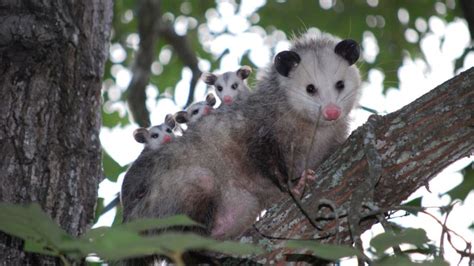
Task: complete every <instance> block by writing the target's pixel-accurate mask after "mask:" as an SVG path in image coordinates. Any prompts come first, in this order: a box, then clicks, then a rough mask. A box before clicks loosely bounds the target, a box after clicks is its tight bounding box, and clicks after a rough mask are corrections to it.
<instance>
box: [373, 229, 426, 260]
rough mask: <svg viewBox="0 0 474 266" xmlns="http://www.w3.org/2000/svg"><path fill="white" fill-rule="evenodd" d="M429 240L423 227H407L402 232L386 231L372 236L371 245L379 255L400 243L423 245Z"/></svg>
mask: <svg viewBox="0 0 474 266" xmlns="http://www.w3.org/2000/svg"><path fill="white" fill-rule="evenodd" d="M428 241H429V239H428V237H427V236H426V232H425V230H423V229H413V228H407V229H405V230H403V231H402V232H400V233H397V234H395V233H393V232H385V233H383V234H380V235H377V236H376V237H374V238H372V240H371V241H370V245H371V246H372V247H373V248H374V249H375V250H376V254H377V255H378V256H380V255H382V254H383V253H384V251H385V250H387V249H388V248H391V247H394V246H398V245H400V244H403V243H405V244H412V245H415V246H421V245H423V244H425V243H427V242H428Z"/></svg>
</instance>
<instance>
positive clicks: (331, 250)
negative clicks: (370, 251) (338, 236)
mask: <svg viewBox="0 0 474 266" xmlns="http://www.w3.org/2000/svg"><path fill="white" fill-rule="evenodd" d="M286 247H288V248H294V249H299V248H304V249H308V250H311V251H312V252H313V254H314V255H315V256H317V257H319V258H323V259H326V260H332V261H335V260H339V259H342V258H345V257H354V256H357V257H363V256H362V254H361V252H360V251H359V250H357V249H355V248H353V247H349V246H342V245H340V246H339V245H329V244H320V243H318V242H316V241H309V240H302V241H299V240H292V241H288V242H287V244H286Z"/></svg>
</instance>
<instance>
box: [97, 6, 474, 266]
mask: <svg viewBox="0 0 474 266" xmlns="http://www.w3.org/2000/svg"><path fill="white" fill-rule="evenodd" d="M367 2H368V3H369V4H372V5H374V4H375V5H376V4H377V3H378V1H376V0H367ZM264 3H265V1H264V0H259V1H250V0H244V1H242V7H241V8H240V10H239V13H236V10H237V9H236V7H235V6H234V5H233V4H231V3H230V2H226V1H221V2H220V3H219V4H218V6H217V8H216V9H212V10H209V11H208V12H207V13H206V17H207V19H208V23H207V26H204V25H203V26H199V28H198V31H199V37H200V41H201V43H202V44H203V45H204V47H205V49H207V50H208V51H210V52H211V53H212V54H213V55H215V56H216V58H217V57H218V56H219V55H220V54H221V53H222V52H223V51H224V50H225V49H229V53H228V54H226V55H225V56H224V57H223V58H222V60H221V64H220V68H219V69H212V70H211V69H209V68H210V63H209V62H208V61H206V60H201V61H200V63H199V66H200V68H201V70H202V71H213V72H225V71H231V70H235V69H237V68H238V67H239V66H240V65H239V62H240V58H241V56H242V55H243V53H244V52H245V51H246V50H250V53H249V57H250V59H251V60H252V62H253V63H254V64H255V65H256V66H257V67H264V66H266V65H267V64H269V63H270V62H271V59H272V58H271V56H272V51H271V45H272V44H275V45H276V52H278V51H281V50H284V49H286V48H287V47H288V45H289V42H288V41H287V38H286V36H285V34H284V33H283V32H281V31H275V32H274V33H272V34H271V35H267V34H266V33H265V31H264V30H263V29H262V28H260V27H258V26H251V25H250V23H249V22H248V21H249V20H251V21H255V20H258V16H256V15H255V14H253V12H254V10H255V9H256V8H257V7H259V6H260V5H262V4H264ZM320 4H321V6H322V7H325V5H327V4H328V3H327V1H324V0H320ZM183 8H186V7H183ZM405 12H406V10H401V11H399V12H398V17H399V19H400V21H403V20H405V19H409V18H407V16H406V13H405ZM126 16H128V17H129V16H130V13H126ZM131 16H133V14H131ZM124 19H129V18H127V17H125V18H124ZM176 21H177V22H176V25H175V28H176V31H177V32H178V33H181V34H185V33H186V31H187V27H192V26H193V21H192V20H188V19H186V18H179V19H178V18H177V19H176ZM194 23H195V22H194ZM226 26H228V29H229V31H230V33H231V34H221V35H218V37H216V38H214V37H212V35H211V33H219V32H222V30H223V29H224V28H225V27H226ZM416 27H417V30H419V31H425V30H427V31H428V33H427V34H426V35H425V36H424V37H423V38H422V39H421V49H422V52H423V53H424V55H425V58H427V62H425V61H423V60H422V59H414V60H412V59H410V58H409V57H406V58H404V60H403V66H402V67H401V68H399V69H398V76H399V79H400V86H399V89H390V90H389V91H388V93H387V94H386V95H383V94H382V82H383V80H384V74H383V72H381V71H379V70H376V69H373V70H370V71H369V73H368V74H367V77H366V79H365V82H364V84H363V86H362V90H363V94H362V99H361V105H363V106H366V107H370V108H372V109H375V110H377V111H379V112H380V113H382V114H384V113H389V112H393V111H395V110H398V109H399V108H401V107H403V106H404V105H406V104H409V103H410V102H412V101H413V100H415V99H416V98H418V97H419V96H421V95H423V94H425V93H426V92H428V91H429V90H430V89H432V88H434V87H435V86H437V85H439V84H441V83H443V82H444V81H446V80H448V79H449V78H451V77H453V76H454V75H455V74H457V73H454V60H455V59H456V58H458V57H459V56H460V55H461V54H462V53H463V51H464V49H465V48H466V47H468V46H469V42H470V39H469V31H468V28H467V24H466V22H465V21H464V20H462V19H456V20H455V21H454V22H452V23H449V24H447V23H446V22H444V21H443V20H442V19H440V18H438V17H431V18H430V19H429V20H428V21H424V20H422V21H419V20H417V21H416ZM310 30H316V29H314V28H313V29H310ZM405 37H406V38H407V39H409V40H410V39H411V40H414V41H416V40H418V38H419V37H418V33H417V32H416V31H415V30H413V29H412V30H411V31H408V30H407V32H406V33H405ZM443 38H444V41H443V40H442V39H443ZM127 42H128V44H129V45H130V46H132V47H136V45H137V44H138V42H139V39H138V36H137V35H136V34H135V35H134V34H132V35H130V36H129V38H127ZM362 46H363V48H364V53H363V55H362V56H363V58H364V59H365V60H367V61H372V60H374V58H375V57H376V56H377V54H378V53H379V52H380V53H383V52H384V51H383V48H380V47H378V44H377V41H376V39H375V38H374V36H373V34H371V33H370V32H366V34H364V39H363V40H362ZM110 56H111V61H112V62H115V63H120V62H122V61H123V60H125V57H126V53H125V51H124V50H123V48H122V47H121V46H120V45H119V44H113V45H111V48H110ZM170 56H171V51H170V50H169V49H164V50H163V51H161V53H160V54H159V56H158V58H159V62H156V63H155V64H154V65H153V66H152V71H153V72H154V73H155V74H159V73H160V72H161V68H162V66H161V65H160V64H166V63H167V62H168V61H169V59H170ZM472 66H474V53H473V52H471V53H470V54H469V55H468V56H467V57H466V58H465V61H464V65H463V68H462V69H460V70H459V71H458V73H459V72H460V71H463V70H466V69H468V68H470V67H472ZM395 68H396V66H394V70H395ZM112 74H113V75H114V76H115V78H116V84H115V85H114V86H112V87H111V88H110V89H109V96H111V98H113V97H114V95H115V97H116V98H117V99H118V98H119V97H120V94H121V92H123V91H124V90H125V89H126V88H127V85H128V83H129V82H130V78H131V74H130V71H129V70H128V69H126V68H124V67H123V66H121V65H120V64H116V65H114V66H113V67H112ZM181 76H182V79H181V80H180V81H179V82H178V83H177V84H176V89H175V93H174V99H175V101H176V103H177V105H176V104H175V103H174V102H173V101H172V100H170V99H166V98H165V99H163V98H161V99H160V100H159V101H157V100H156V98H157V96H158V91H157V89H156V88H155V87H153V86H149V87H148V88H147V96H148V100H147V102H146V105H147V107H148V109H149V110H150V111H151V121H152V124H161V123H162V122H163V120H164V117H165V115H166V114H168V113H175V112H177V111H179V110H181V108H180V107H182V106H183V105H184V103H185V101H186V97H187V93H188V86H189V80H190V79H191V71H190V70H189V69H186V68H185V69H183V71H182V73H181ZM114 92H115V94H114ZM205 95H206V86H205V84H204V83H203V82H199V84H198V86H197V90H196V93H195V95H194V96H195V100H196V101H200V100H203V99H204V98H205ZM168 96H171V95H168ZM106 107H107V108H109V109H110V110H121V112H122V113H125V108H126V107H125V105H124V104H123V103H116V104H114V105H110V106H106ZM369 115H370V113H368V112H366V111H363V110H360V109H359V110H356V111H354V112H353V117H354V121H353V124H352V128H353V129H355V128H357V127H358V126H360V125H362V124H363V123H364V122H365V121H366V120H367V118H368V116H369ZM137 127H138V125H136V124H131V125H128V126H126V127H124V128H120V127H116V128H113V129H108V128H102V131H101V134H100V139H101V142H102V145H103V147H104V149H105V150H106V151H107V152H108V153H109V154H110V155H111V156H112V158H113V159H114V160H116V161H117V162H118V163H119V164H121V165H127V164H129V163H131V162H132V161H133V160H134V159H136V157H138V155H139V153H140V152H141V150H142V148H143V146H142V145H141V144H139V143H137V142H136V141H135V140H134V139H133V131H134V130H135V129H136V128H137ZM117 143H120V145H117ZM471 162H472V159H467V158H466V159H463V160H460V161H458V162H456V163H454V164H453V165H452V166H450V167H448V168H447V169H446V170H444V171H443V172H442V173H441V174H440V175H438V176H437V177H436V178H434V179H433V180H432V181H431V182H430V189H431V192H432V193H429V192H428V191H427V190H426V189H425V188H420V189H419V190H418V191H417V192H415V193H414V194H413V195H412V197H411V198H415V197H418V196H420V195H423V196H424V197H423V202H422V204H423V206H441V205H446V204H447V203H449V196H447V195H442V194H443V193H444V192H446V191H448V190H450V189H451V188H453V187H454V186H456V185H458V184H459V183H460V182H461V181H462V175H461V174H460V173H459V170H460V169H462V168H464V167H465V166H467V165H468V164H469V163H471ZM123 176H124V174H122V175H121V176H120V178H119V180H118V182H117V183H112V182H110V181H108V180H107V179H105V180H104V181H103V182H102V183H101V185H100V188H99V196H100V197H103V198H104V204H107V203H108V202H109V201H111V200H112V199H113V198H114V197H115V195H116V193H117V192H119V191H120V185H121V181H122V179H123ZM473 210H474V193H473V192H472V191H471V193H470V194H469V196H468V197H467V199H466V200H465V202H464V205H458V206H457V207H456V208H454V210H453V212H452V213H451V214H450V218H449V220H448V226H449V227H450V228H453V229H455V231H456V232H458V233H460V234H461V235H463V236H464V237H465V238H467V239H470V240H471V241H473V240H474V234H473V232H472V231H471V230H469V229H468V226H469V225H471V223H472V222H473V221H474V211H473ZM433 214H435V215H436V216H437V217H439V218H441V216H440V215H439V214H438V213H437V212H436V211H433ZM114 215H115V210H113V211H110V212H109V213H107V214H106V215H104V216H103V217H101V218H100V220H99V222H98V224H96V226H99V225H109V224H111V221H112V220H113V217H114ZM395 221H396V222H398V223H400V224H402V225H403V226H407V227H415V228H418V227H422V228H424V229H425V230H426V231H427V233H428V236H429V237H430V238H431V239H433V240H434V241H436V242H439V237H440V235H441V228H440V226H438V225H437V224H436V223H435V222H433V220H432V219H431V218H428V217H426V216H422V215H420V216H419V217H413V216H408V217H403V218H399V219H396V220H395ZM381 232H382V229H381V228H380V226H374V227H373V229H372V230H370V231H367V232H366V233H365V234H364V235H363V239H364V240H369V239H370V238H371V237H372V236H374V235H376V234H378V233H381ZM454 242H455V243H457V244H458V247H459V248H461V249H462V248H463V246H462V243H461V242H456V240H454ZM365 243H368V241H365ZM446 246H447V245H446ZM446 254H447V256H446V258H447V259H448V260H449V261H450V262H451V263H457V262H458V260H459V257H458V256H457V255H456V253H455V252H454V251H453V250H452V249H450V248H446ZM353 263H354V261H353V260H351V261H345V262H344V263H343V264H344V265H352V264H353ZM463 263H466V264H467V261H466V260H465V261H464V262H463Z"/></svg>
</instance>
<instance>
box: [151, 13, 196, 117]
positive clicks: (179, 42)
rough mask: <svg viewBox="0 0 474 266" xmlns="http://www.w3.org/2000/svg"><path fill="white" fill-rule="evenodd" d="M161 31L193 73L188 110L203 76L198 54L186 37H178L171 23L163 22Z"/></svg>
mask: <svg viewBox="0 0 474 266" xmlns="http://www.w3.org/2000/svg"><path fill="white" fill-rule="evenodd" d="M159 30H160V36H163V38H165V39H166V41H167V42H168V43H169V44H171V46H173V48H174V50H175V52H176V53H177V55H178V57H179V59H180V60H181V61H182V62H183V64H185V65H186V66H187V67H189V68H190V69H191V71H192V78H191V82H190V85H189V94H188V99H187V100H186V105H185V106H184V107H185V108H186V107H188V106H189V105H190V104H191V103H192V102H193V98H194V90H195V89H196V84H197V82H198V81H199V78H200V77H201V74H202V72H201V70H199V66H198V59H197V56H196V53H195V52H194V50H193V49H192V47H191V45H190V43H189V41H188V39H187V38H186V36H180V35H178V34H177V33H176V32H175V30H174V29H173V25H172V24H170V23H169V22H165V21H162V22H161V24H160V28H159Z"/></svg>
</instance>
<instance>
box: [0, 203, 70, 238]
mask: <svg viewBox="0 0 474 266" xmlns="http://www.w3.org/2000/svg"><path fill="white" fill-rule="evenodd" d="M0 213H2V219H1V220H0V230H1V231H4V232H5V233H8V234H10V235H14V236H17V237H19V238H22V239H24V240H31V241H35V242H37V243H44V244H45V245H46V244H49V245H53V246H57V245H58V244H59V243H60V242H61V241H63V240H64V239H71V236H69V235H68V234H67V233H66V232H65V231H64V230H63V229H61V228H60V227H59V226H58V225H57V224H56V223H55V222H54V221H53V220H52V219H51V218H50V217H49V216H48V215H47V214H46V213H44V212H43V211H42V210H41V207H40V206H39V205H38V204H37V203H33V204H30V205H27V206H19V205H14V204H10V203H0Z"/></svg>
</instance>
